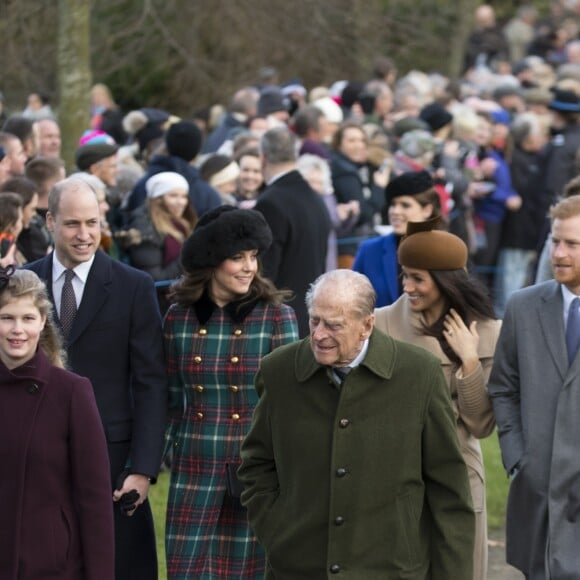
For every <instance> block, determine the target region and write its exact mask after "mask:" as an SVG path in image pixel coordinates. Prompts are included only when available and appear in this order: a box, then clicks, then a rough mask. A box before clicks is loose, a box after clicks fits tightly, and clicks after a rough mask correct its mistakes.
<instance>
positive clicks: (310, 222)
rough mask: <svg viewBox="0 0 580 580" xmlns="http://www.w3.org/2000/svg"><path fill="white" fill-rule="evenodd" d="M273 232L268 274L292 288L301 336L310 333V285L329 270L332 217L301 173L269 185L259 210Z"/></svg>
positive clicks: (267, 254) (264, 257)
mask: <svg viewBox="0 0 580 580" xmlns="http://www.w3.org/2000/svg"><path fill="white" fill-rule="evenodd" d="M255 209H256V210H258V211H259V212H261V213H262V214H263V215H264V217H265V218H266V221H267V222H268V225H269V226H270V228H271V229H272V235H273V237H274V241H273V243H272V245H271V246H270V248H269V249H268V250H267V251H266V252H264V253H263V254H262V256H261V258H262V266H263V269H264V274H265V275H266V276H267V277H268V278H271V279H272V281H273V282H274V284H275V285H276V287H277V288H289V289H290V290H292V292H294V298H293V299H292V300H290V301H289V305H290V306H292V308H293V309H294V311H295V312H296V319H297V320H298V330H299V333H300V336H306V335H307V334H308V313H307V311H306V304H305V303H304V297H305V295H306V291H307V290H308V288H309V286H310V284H311V283H312V282H314V280H316V278H318V276H320V275H322V274H324V272H325V271H326V250H327V245H328V234H329V232H330V229H331V224H330V215H329V213H328V210H327V209H326V206H325V205H324V201H322V197H321V196H320V195H319V194H317V193H316V192H315V191H314V190H313V189H312V188H311V187H310V186H309V185H308V183H307V182H306V181H305V180H304V178H303V177H302V176H301V175H300V173H299V172H298V171H290V172H289V173H286V174H285V175H283V176H281V177H280V178H279V179H277V180H276V181H274V183H272V184H271V185H269V186H268V187H267V188H266V190H265V191H264V193H262V195H261V196H260V198H259V199H258V203H257V204H256V207H255Z"/></svg>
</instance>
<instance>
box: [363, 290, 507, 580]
mask: <svg viewBox="0 0 580 580" xmlns="http://www.w3.org/2000/svg"><path fill="white" fill-rule="evenodd" d="M375 314H376V322H375V325H376V327H377V328H378V329H380V330H382V331H383V332H385V333H386V334H388V335H389V336H392V337H393V338H395V339H397V340H402V341H404V342H409V343H411V344H414V345H416V346H420V347H422V348H424V349H425V350H428V351H429V352H430V353H432V354H434V355H435V356H436V357H438V358H439V360H440V361H441V369H442V370H443V374H444V376H445V380H446V381H447V384H448V385H449V389H450V393H451V400H452V403H453V411H454V414H455V420H456V423H457V436H458V438H459V444H460V446H461V454H462V455H463V459H464V460H465V463H466V465H467V471H468V474H469V483H470V487H471V495H472V499H473V509H474V511H475V516H476V522H475V524H476V535H475V553H474V565H475V566H474V574H473V578H474V580H484V579H485V578H486V577H487V518H486V513H485V509H486V508H485V472H484V467H483V457H482V454H481V447H480V445H479V441H478V439H483V438H484V437H487V436H488V435H490V434H491V433H492V432H493V429H494V427H495V419H494V415H493V408H492V405H491V400H490V398H489V396H488V394H487V388H486V387H487V382H488V380H489V375H490V373H491V367H492V364H493V356H494V352H495V345H496V342H497V339H498V336H499V331H500V328H501V321H500V320H486V321H483V322H478V324H477V333H478V334H479V346H478V354H479V360H480V365H479V366H478V367H477V369H476V370H475V371H474V372H473V373H471V374H470V375H469V376H467V377H464V376H462V373H461V370H460V369H458V368H457V365H456V364H454V363H453V362H452V361H450V360H449V358H448V357H447V355H446V354H445V353H444V352H443V350H442V349H441V346H440V345H439V343H438V342H437V339H435V338H434V337H432V336H425V335H424V334H423V333H422V330H421V329H422V326H423V323H424V319H423V317H422V315H421V314H419V313H415V312H413V311H412V310H411V308H409V304H408V299H407V295H406V294H404V295H403V296H401V297H400V298H399V299H398V300H397V301H396V302H395V303H394V304H392V305H390V306H385V307H384V308H379V309H377V310H376V311H375Z"/></svg>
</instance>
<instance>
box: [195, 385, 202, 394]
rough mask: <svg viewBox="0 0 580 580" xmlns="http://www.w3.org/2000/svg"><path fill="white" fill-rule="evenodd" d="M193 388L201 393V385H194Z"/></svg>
mask: <svg viewBox="0 0 580 580" xmlns="http://www.w3.org/2000/svg"><path fill="white" fill-rule="evenodd" d="M195 390H196V391H197V392H198V393H203V386H202V385H197V387H195Z"/></svg>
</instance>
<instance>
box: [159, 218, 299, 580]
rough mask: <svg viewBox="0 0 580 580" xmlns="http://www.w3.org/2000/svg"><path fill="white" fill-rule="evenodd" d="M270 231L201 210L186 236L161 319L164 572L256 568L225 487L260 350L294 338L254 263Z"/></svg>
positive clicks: (247, 417)
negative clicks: (179, 274) (165, 420)
mask: <svg viewBox="0 0 580 580" xmlns="http://www.w3.org/2000/svg"><path fill="white" fill-rule="evenodd" d="M271 241H272V235H271V232H270V229H269V227H268V225H267V224H266V222H265V220H264V218H263V217H262V215H261V214H260V213H258V212H255V211H254V210H240V209H234V208H233V207H231V206H222V207H219V208H217V209H215V210H212V211H210V212H208V213H206V214H205V215H204V216H203V217H202V218H201V219H200V221H199V222H198V225H197V227H196V229H195V231H194V232H193V234H192V235H191V237H190V238H189V239H188V240H186V242H185V244H184V246H183V250H182V255H181V261H182V265H183V269H184V272H185V274H184V276H183V278H182V279H181V280H180V281H179V282H177V283H176V284H175V285H174V287H173V288H172V298H173V301H174V302H175V304H173V305H172V306H171V308H170V309H169V311H168V313H167V315H166V318H165V322H164V329H165V347H166V348H165V352H166V361H167V369H168V374H169V389H170V400H169V414H170V422H169V425H168V429H167V441H168V444H169V445H171V446H172V450H173V459H172V468H171V483H170V488H169V500H168V505H167V525H166V536H165V546H166V554H167V576H168V578H169V579H171V580H177V579H186V578H187V579H191V578H198V579H208V580H209V579H215V580H217V579H219V580H225V579H228V578H232V579H233V578H235V579H236V580H239V579H240V578H244V579H251V578H260V579H261V578H263V577H264V571H265V570H264V569H265V556H264V553H263V551H262V548H261V547H260V546H259V544H258V543H257V542H256V539H255V538H254V536H253V534H252V532H251V531H250V528H249V526H248V523H247V516H246V511H245V509H244V508H242V506H241V504H240V502H239V497H238V493H237V491H236V490H235V483H236V481H235V470H236V468H237V465H238V464H239V453H240V443H241V441H242V439H243V438H244V436H245V434H246V432H247V430H248V429H249V426H250V422H251V419H252V413H253V409H254V406H255V404H256V403H257V395H256V393H255V391H254V387H253V379H254V374H255V373H256V371H257V370H258V366H259V364H260V360H261V358H262V357H263V356H264V355H265V354H267V353H269V352H271V351H272V350H273V349H274V348H276V347H277V346H280V345H282V344H286V343H289V342H293V341H294V340H296V339H297V338H298V329H297V324H296V318H295V316H294V312H293V310H292V309H291V308H290V307H289V306H287V305H284V304H282V301H283V299H285V298H287V297H288V294H287V293H286V292H282V291H278V290H276V288H275V287H274V286H273V285H272V283H271V282H270V281H269V280H267V279H265V278H263V277H262V276H261V275H260V272H259V265H258V254H259V253H260V252H262V251H264V250H265V249H267V248H268V246H269V245H270V244H271Z"/></svg>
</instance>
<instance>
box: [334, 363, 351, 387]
mask: <svg viewBox="0 0 580 580" xmlns="http://www.w3.org/2000/svg"><path fill="white" fill-rule="evenodd" d="M333 370H334V372H335V374H336V376H337V377H338V380H339V382H340V384H341V385H342V383H343V382H344V379H346V375H348V373H350V371H352V369H351V368H350V367H333Z"/></svg>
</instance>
